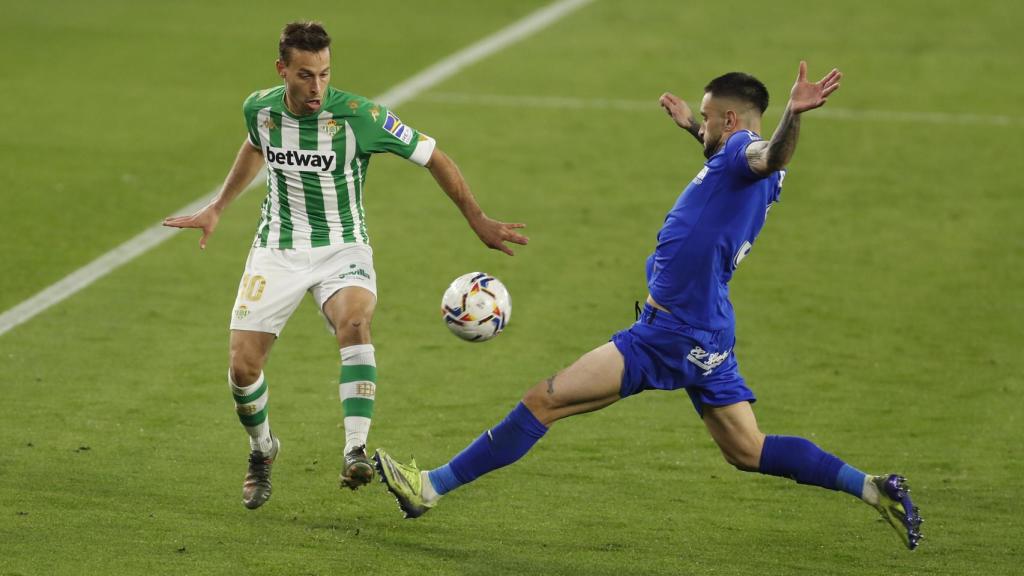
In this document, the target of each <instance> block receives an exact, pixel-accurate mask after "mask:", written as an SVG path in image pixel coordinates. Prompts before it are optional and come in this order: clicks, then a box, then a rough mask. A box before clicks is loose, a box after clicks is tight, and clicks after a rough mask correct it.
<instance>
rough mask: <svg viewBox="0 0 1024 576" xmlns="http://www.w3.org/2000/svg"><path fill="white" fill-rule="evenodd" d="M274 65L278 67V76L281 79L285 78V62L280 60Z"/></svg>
mask: <svg viewBox="0 0 1024 576" xmlns="http://www.w3.org/2000/svg"><path fill="white" fill-rule="evenodd" d="M274 64H275V65H276V66H277V75H278V76H280V77H281V78H284V69H285V64H284V62H281V61H280V60H277V61H276V62H275V63H274Z"/></svg>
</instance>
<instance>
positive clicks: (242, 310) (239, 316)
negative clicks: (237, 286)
mask: <svg viewBox="0 0 1024 576" xmlns="http://www.w3.org/2000/svg"><path fill="white" fill-rule="evenodd" d="M248 316H249V309H248V308H247V307H246V306H245V305H242V306H239V307H238V308H235V319H236V320H245V319H246V318H247V317H248Z"/></svg>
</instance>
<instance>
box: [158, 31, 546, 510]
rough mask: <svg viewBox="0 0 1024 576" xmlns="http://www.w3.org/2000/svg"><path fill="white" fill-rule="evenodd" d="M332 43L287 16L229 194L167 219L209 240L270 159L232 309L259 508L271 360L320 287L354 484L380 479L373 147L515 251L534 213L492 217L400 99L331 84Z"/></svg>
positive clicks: (347, 478) (492, 241)
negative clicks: (434, 186)
mask: <svg viewBox="0 0 1024 576" xmlns="http://www.w3.org/2000/svg"><path fill="white" fill-rule="evenodd" d="M330 44H331V39H330V37H329V36H328V34H327V32H326V31H325V30H324V28H323V26H322V25H320V24H319V23H317V22H294V23H291V24H288V25H287V26H285V28H284V30H283V31H282V33H281V38H280V42H279V59H278V60H277V73H278V75H279V76H280V77H281V78H282V80H283V81H284V83H283V84H282V85H280V86H277V87H275V88H268V89H266V90H260V91H258V92H254V93H253V94H252V95H251V96H249V97H248V98H247V99H246V100H245V103H244V105H243V114H244V116H245V123H246V127H247V131H248V135H247V137H246V139H245V142H243V143H242V146H241V149H240V150H239V151H238V155H237V157H236V159H235V162H234V165H233V166H232V168H231V170H230V172H229V173H228V176H227V179H226V180H225V182H224V184H223V186H222V188H221V190H220V192H219V194H218V195H217V196H216V198H215V199H214V200H213V201H211V203H210V204H209V205H207V206H206V207H204V208H202V209H201V210H199V211H197V212H196V213H195V214H192V215H189V216H175V217H170V218H167V219H166V220H164V224H165V225H166V226H173V227H178V228H199V229H201V230H202V236H201V237H200V240H199V245H200V247H201V248H203V249H205V248H206V241H207V238H209V236H210V234H212V233H213V231H214V230H215V229H216V227H217V222H218V221H219V219H220V215H221V213H222V212H223V211H224V209H225V208H227V206H228V205H229V204H230V203H231V202H232V201H233V200H234V199H235V198H236V197H237V196H238V195H239V194H240V193H241V192H242V191H243V190H244V189H245V188H246V186H248V184H249V183H250V182H251V181H252V180H253V178H254V177H255V176H256V174H257V172H259V170H260V168H261V167H262V166H263V165H264V164H265V165H266V167H267V189H268V193H267V196H266V198H265V199H264V201H263V205H262V208H261V209H260V223H259V226H258V227H257V229H256V235H255V238H254V239H253V243H252V247H251V249H250V251H249V257H248V259H247V261H246V265H245V271H244V273H243V276H242V281H241V283H240V285H239V288H238V296H237V298H236V300H235V304H234V307H233V310H232V315H231V338H230V353H231V356H230V369H229V371H228V383H229V385H230V388H231V393H232V395H233V397H234V400H235V405H236V412H237V414H238V418H239V420H240V421H241V423H242V425H243V426H244V427H245V429H246V431H247V432H248V434H249V446H250V454H249V467H248V471H247V473H246V476H245V480H244V483H243V488H242V501H243V503H244V504H245V506H246V507H248V508H250V509H254V508H258V507H259V506H262V505H263V504H264V503H265V502H266V501H267V499H269V498H270V494H271V482H270V472H271V466H272V464H273V462H274V460H275V458H277V456H278V453H279V450H280V441H279V440H278V438H277V437H276V436H275V435H273V434H272V433H271V429H270V421H269V419H268V408H267V399H268V381H267V378H266V376H265V375H264V373H263V366H264V364H265V363H266V361H267V358H268V356H269V354H270V349H271V347H272V346H273V344H274V342H275V340H276V339H277V338H278V336H280V333H281V330H282V329H283V328H284V325H285V323H286V322H287V320H288V318H289V317H290V316H291V314H292V312H294V311H295V308H296V307H297V306H298V305H299V302H300V301H301V300H302V297H303V295H304V294H305V293H306V292H309V293H310V294H312V296H313V298H314V299H315V300H316V302H317V305H318V306H319V308H320V311H321V313H322V315H323V316H324V318H325V319H326V321H327V323H328V327H329V328H330V330H331V331H332V332H333V333H334V334H335V336H336V338H337V341H338V346H339V349H340V355H341V371H340V376H339V395H340V398H341V404H342V413H343V418H344V425H345V448H344V450H343V458H344V462H343V464H342V471H341V475H340V480H339V482H340V484H341V486H342V487H346V488H351V489H353V490H354V489H356V488H358V487H359V486H362V485H364V484H366V483H367V482H369V481H370V480H371V479H372V477H373V472H374V468H373V466H372V465H371V463H370V461H369V459H368V458H367V454H366V438H367V434H368V432H369V428H370V421H371V418H372V416H373V407H374V399H375V394H376V387H377V364H376V358H375V355H374V348H373V344H372V343H371V339H370V322H371V320H372V319H373V313H374V309H375V306H376V303H377V296H376V294H377V277H376V273H375V272H374V268H373V252H372V250H371V248H370V244H369V235H368V232H367V226H366V214H365V211H364V209H363V194H364V192H365V190H364V183H365V181H366V172H367V170H368V169H369V164H370V159H371V157H372V155H373V154H377V153H383V152H390V153H392V154H396V155H398V156H401V157H402V158H406V159H408V160H409V161H410V162H412V163H413V164H416V165H418V166H424V167H426V168H427V169H428V170H429V171H430V173H431V175H432V176H433V177H434V179H435V180H436V181H437V183H438V185H439V186H440V188H441V189H442V190H444V192H445V193H446V194H447V195H448V197H449V198H450V199H451V200H452V202H454V203H455V205H456V206H457V207H458V208H459V210H460V211H461V212H462V215H463V216H464V217H465V219H466V221H467V222H468V223H469V225H470V227H471V228H472V229H473V231H474V232H476V234H477V236H478V237H479V238H480V240H481V241H482V242H483V243H484V244H486V245H487V246H488V247H490V248H493V249H496V250H501V251H502V252H505V253H506V254H509V255H512V250H511V249H510V248H509V247H508V246H507V245H506V244H505V243H506V242H511V243H515V244H526V242H527V239H526V237H525V236H523V235H522V234H520V233H518V232H517V231H516V229H518V228H522V227H523V224H511V223H505V222H500V221H497V220H494V219H492V218H489V217H488V216H487V215H486V214H484V212H483V211H482V210H481V209H480V206H479V205H478V204H477V202H476V200H475V199H474V197H473V194H472V193H471V192H470V190H469V186H468V185H467V183H466V181H465V180H464V179H463V177H462V175H461V173H460V172H459V169H458V167H457V166H456V165H455V163H454V162H453V161H452V160H451V159H450V158H449V157H448V156H446V155H445V154H444V153H443V152H442V151H441V150H440V149H439V148H438V147H437V146H436V144H435V142H434V140H433V139H432V138H430V137H429V136H427V135H426V134H423V133H422V132H419V131H418V130H415V129H413V128H412V127H411V126H408V125H406V124H404V123H403V122H402V121H401V120H400V119H399V118H398V116H397V115H395V113H394V112H392V111H391V110H388V109H387V107H385V106H383V105H380V104H377V103H375V102H372V101H370V100H368V99H366V98H363V97H362V96H357V95H355V94H350V93H347V92H344V91H341V90H338V89H336V88H334V87H332V86H330V85H329V83H330V79H331V49H330Z"/></svg>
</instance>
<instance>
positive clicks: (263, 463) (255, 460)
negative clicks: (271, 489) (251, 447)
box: [249, 452, 270, 482]
mask: <svg viewBox="0 0 1024 576" xmlns="http://www.w3.org/2000/svg"><path fill="white" fill-rule="evenodd" d="M249 473H250V474H252V475H253V476H255V477H256V479H257V480H258V481H260V482H264V481H266V479H267V477H268V476H269V475H270V463H269V462H267V457H266V456H264V455H263V453H262V452H253V453H252V454H249Z"/></svg>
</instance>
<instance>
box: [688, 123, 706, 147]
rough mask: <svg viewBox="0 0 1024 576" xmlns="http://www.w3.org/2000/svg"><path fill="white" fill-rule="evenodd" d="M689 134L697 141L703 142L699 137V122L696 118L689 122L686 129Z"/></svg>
mask: <svg viewBox="0 0 1024 576" xmlns="http://www.w3.org/2000/svg"><path fill="white" fill-rule="evenodd" d="M686 131H687V132H689V133H690V135H691V136H693V137H694V138H696V139H697V142H700V143H701V144H703V143H704V139H703V138H701V137H700V124H698V123H697V121H696V120H694V121H693V122H691V123H690V127H689V128H687V129H686Z"/></svg>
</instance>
